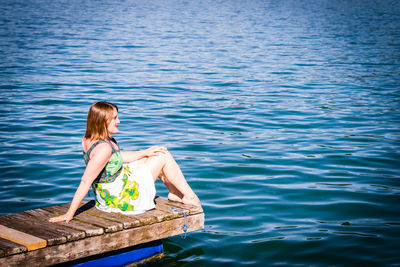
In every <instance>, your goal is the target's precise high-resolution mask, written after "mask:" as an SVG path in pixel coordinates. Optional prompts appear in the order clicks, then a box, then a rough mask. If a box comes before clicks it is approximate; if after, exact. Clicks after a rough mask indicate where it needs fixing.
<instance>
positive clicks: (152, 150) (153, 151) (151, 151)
mask: <svg viewBox="0 0 400 267" xmlns="http://www.w3.org/2000/svg"><path fill="white" fill-rule="evenodd" d="M160 153H162V154H165V153H167V148H166V147H163V146H152V147H149V148H148V149H146V150H145V157H153V156H158V155H160Z"/></svg>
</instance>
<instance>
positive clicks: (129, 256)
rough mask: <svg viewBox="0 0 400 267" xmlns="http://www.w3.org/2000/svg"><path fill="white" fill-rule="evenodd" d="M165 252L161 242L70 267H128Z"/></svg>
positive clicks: (138, 246) (82, 260)
mask: <svg viewBox="0 0 400 267" xmlns="http://www.w3.org/2000/svg"><path fill="white" fill-rule="evenodd" d="M162 252H163V245H162V242H161V240H157V241H153V242H149V243H146V244H141V245H137V246H133V247H129V248H125V249H122V250H116V251H113V252H109V253H104V254H100V255H96V256H95V257H88V258H84V259H81V260H79V262H76V261H74V262H70V263H69V264H68V263H67V264H68V266H76V267H98V266H104V267H118V266H126V265H128V264H132V263H135V262H139V261H142V260H145V259H148V258H151V257H153V256H155V255H157V254H160V253H162Z"/></svg>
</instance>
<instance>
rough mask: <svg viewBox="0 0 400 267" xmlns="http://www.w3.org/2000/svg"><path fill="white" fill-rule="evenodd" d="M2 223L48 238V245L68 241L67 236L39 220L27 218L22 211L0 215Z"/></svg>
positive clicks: (0, 222)
mask: <svg viewBox="0 0 400 267" xmlns="http://www.w3.org/2000/svg"><path fill="white" fill-rule="evenodd" d="M0 224H2V225H5V226H7V227H9V228H12V229H15V230H18V231H20V232H23V233H28V234H31V235H33V236H36V237H39V238H41V239H45V240H47V245H50V246H51V245H57V244H61V243H65V242H67V238H66V237H65V236H62V235H60V234H59V233H57V232H55V231H52V230H51V229H46V228H45V227H44V226H43V225H41V224H40V223H38V222H34V221H33V220H27V218H26V217H25V216H23V215H21V213H18V214H13V215H7V216H2V217H0Z"/></svg>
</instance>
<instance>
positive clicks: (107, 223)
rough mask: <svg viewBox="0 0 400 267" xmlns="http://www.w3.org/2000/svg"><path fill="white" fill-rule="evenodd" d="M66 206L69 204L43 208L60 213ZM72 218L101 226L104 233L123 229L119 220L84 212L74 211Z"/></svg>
mask: <svg viewBox="0 0 400 267" xmlns="http://www.w3.org/2000/svg"><path fill="white" fill-rule="evenodd" d="M68 207H69V206H65V205H63V206H53V207H46V208H43V209H44V210H47V211H50V212H53V213H55V214H59V215H62V214H64V213H66V212H67V210H68ZM73 220H77V221H80V222H83V223H87V224H92V225H96V226H99V227H102V228H104V231H105V232H106V233H110V232H116V231H121V230H122V229H123V225H122V223H120V222H116V221H111V220H108V219H103V218H100V217H96V216H92V215H89V214H86V213H84V212H80V213H79V212H76V213H75V216H74V219H73Z"/></svg>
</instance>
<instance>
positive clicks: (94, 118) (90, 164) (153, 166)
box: [49, 101, 200, 222]
mask: <svg viewBox="0 0 400 267" xmlns="http://www.w3.org/2000/svg"><path fill="white" fill-rule="evenodd" d="M119 123H120V121H119V119H118V107H117V106H116V105H114V104H111V103H109V102H104V101H98V102H95V103H94V104H93V105H92V106H91V107H90V110H89V113H88V117H87V125H86V133H85V136H84V138H83V140H82V147H83V154H84V159H85V162H86V169H85V172H84V173H83V176H82V180H81V183H80V185H79V187H78V189H77V190H76V192H75V195H74V198H73V200H72V203H71V205H70V207H69V209H68V211H67V213H65V214H64V215H61V216H57V217H53V218H51V219H50V220H49V221H50V222H69V221H70V220H72V218H73V216H74V214H75V212H76V210H77V209H78V208H79V205H80V203H81V202H82V200H83V199H84V197H85V196H86V194H87V193H88V191H89V190H90V187H91V186H92V187H93V190H94V192H95V197H96V207H97V208H98V209H100V210H103V211H106V212H120V213H124V214H137V213H141V212H144V211H146V210H149V209H152V208H154V206H155V205H154V197H155V186H154V182H155V181H156V179H157V178H160V180H161V181H162V182H163V183H164V184H165V185H166V186H167V187H168V189H169V194H168V199H169V200H171V201H178V202H182V203H184V204H191V205H196V206H200V200H199V198H198V197H197V195H196V194H195V193H194V192H193V190H192V188H191V187H190V186H189V185H188V183H187V182H186V179H185V177H184V176H183V174H182V171H181V169H180V168H179V166H178V164H177V163H176V161H175V160H174V158H173V157H172V155H171V154H170V153H169V152H168V150H167V149H166V148H165V147H161V146H153V147H150V148H148V149H146V150H141V151H120V149H119V146H118V144H117V142H116V141H115V139H114V138H113V137H112V135H111V134H115V133H118V131H119V130H118V124H119Z"/></svg>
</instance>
